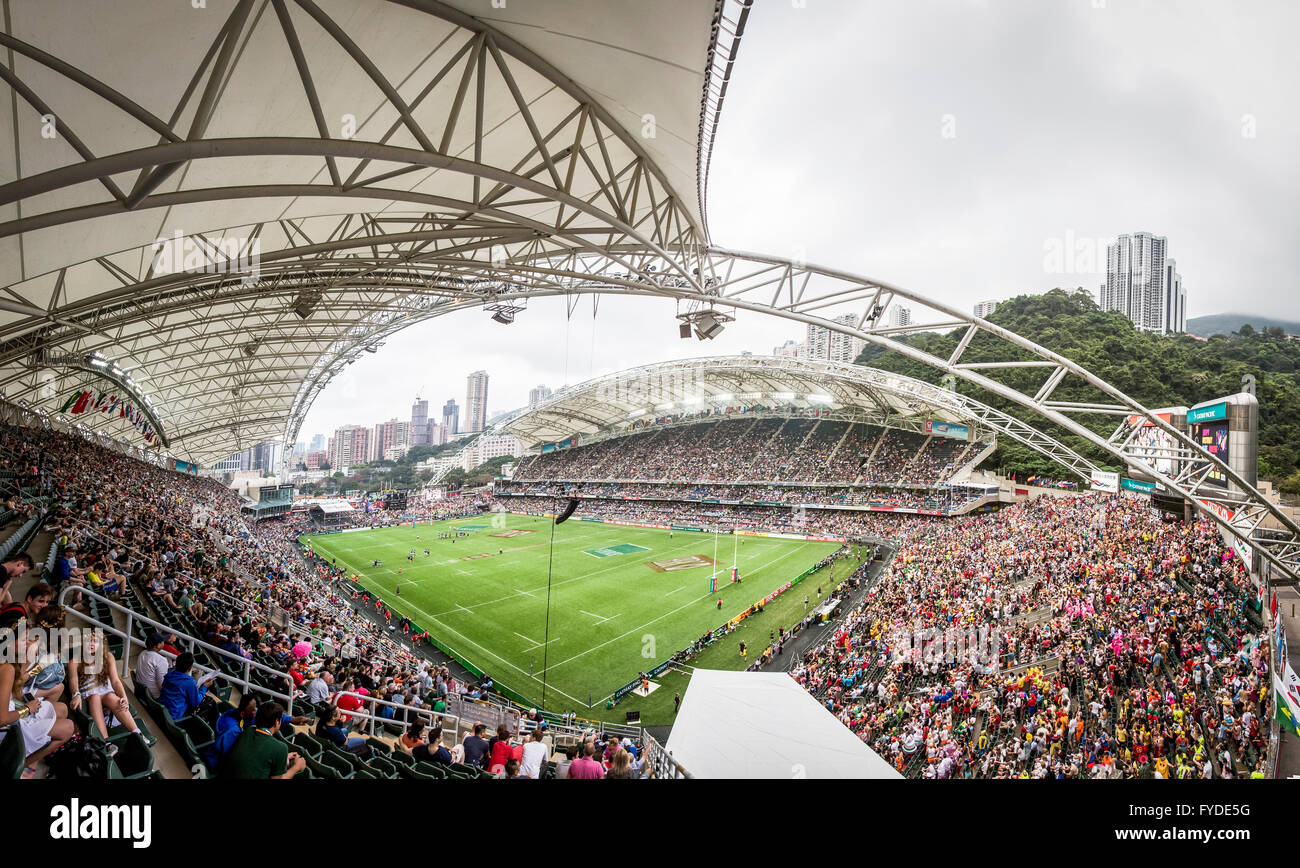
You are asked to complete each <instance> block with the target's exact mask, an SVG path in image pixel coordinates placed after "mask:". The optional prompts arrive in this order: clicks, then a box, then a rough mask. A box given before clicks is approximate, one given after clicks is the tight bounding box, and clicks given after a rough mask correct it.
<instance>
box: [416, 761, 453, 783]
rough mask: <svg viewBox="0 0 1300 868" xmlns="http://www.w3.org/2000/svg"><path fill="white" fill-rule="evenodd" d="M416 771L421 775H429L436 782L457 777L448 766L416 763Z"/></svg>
mask: <svg viewBox="0 0 1300 868" xmlns="http://www.w3.org/2000/svg"><path fill="white" fill-rule="evenodd" d="M414 769H415V770H416V771H417V772H420V773H421V774H425V775H429V776H430V777H432V778H434V779H436V780H445V779H447V778H449V777H455V775H453V774H452V773H451V772H450V771H448V769H449V767H448V766H443V765H438V764H437V763H416V764H415V766H414Z"/></svg>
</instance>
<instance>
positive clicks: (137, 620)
mask: <svg viewBox="0 0 1300 868" xmlns="http://www.w3.org/2000/svg"><path fill="white" fill-rule="evenodd" d="M69 594H81V595H84V596H86V597H90V598H91V599H94V600H98V601H99V602H100V603H103V604H104V605H106V606H108V607H109V609H110V611H114V612H120V613H121V614H122V615H124V616H125V618H126V631H125V632H123V631H122V630H119V629H117V627H115V626H114V625H113V624H112V623H111V622H110V623H105V622H103V621H101V620H99V619H98V618H96V617H94V616H93V615H90V614H87V613H85V612H82V611H80V610H77V609H72V608H70V607H67V604H66V602H65V600H66V599H67V596H68V595H69ZM58 600H59V605H62V606H65V607H66V608H68V610H69V613H70V614H73V615H76V616H77V617H78V618H80V619H81V620H83V621H85V622H87V623H89V624H91V625H93V626H94V627H98V628H100V629H102V630H103V631H104V632H105V633H107V634H110V635H113V636H118V637H121V639H122V640H123V643H124V645H123V650H122V656H121V659H120V660H118V661H117V663H118V667H119V668H120V669H121V672H120V673H119V674H120V675H121V676H122V677H123V678H126V677H127V673H128V671H129V669H130V665H129V661H130V657H131V648H132V647H133V646H138V649H139V650H143V649H144V647H145V644H144V640H143V639H140V638H137V637H136V636H135V635H134V634H133V633H134V628H135V626H136V624H144V625H146V626H149V627H152V628H153V629H155V630H157V631H158V632H160V633H162V634H163V635H164V636H175V637H176V640H177V641H178V642H180V643H182V644H184V645H185V646H187V647H188V648H189V649H190V650H193V649H195V648H202V649H204V650H205V651H207V652H208V653H209V654H214V655H216V656H218V657H221V658H225V659H227V660H230V661H231V662H232V663H234V664H236V666H238V667H239V668H241V669H242V670H243V675H242V677H241V676H239V675H234V674H232V673H230V672H227V671H225V670H224V669H217V670H216V673H217V674H216V677H217V678H219V679H222V680H224V681H227V682H229V683H230V684H234V685H236V686H238V687H239V689H240V690H241V691H248V690H252V691H254V692H256V693H259V694H263V695H267V696H271V697H273V698H275V699H278V700H282V701H283V702H284V703H285V706H284V707H285V712H286V713H288V714H293V702H294V699H293V695H292V693H281V692H278V691H276V690H273V689H270V688H267V687H264V686H262V685H261V684H258V683H257V682H255V681H253V680H252V679H253V670H254V669H257V670H259V671H261V672H265V673H267V674H268V675H270V676H273V677H275V678H280V679H284V681H285V683H286V684H290V683H292V679H290V677H289V673H288V672H280V671H277V670H275V669H272V668H271V667H269V666H265V665H263V664H261V663H256V662H254V661H252V660H249V659H248V658H247V657H241V656H240V655H238V654H232V653H231V652H229V651H226V650H225V649H223V648H218V647H217V646H215V645H209V644H208V643H207V642H204V641H203V640H202V639H196V638H195V637H193V636H191V635H189V634H188V633H183V632H181V631H180V630H177V629H176V628H175V627H173V626H171V625H169V624H164V623H163V622H161V621H155V620H154V619H153V618H150V617H148V616H146V615H142V614H140V613H139V612H136V611H134V610H132V609H128V608H127V607H126V606H122V605H119V604H118V603H115V602H113V601H112V600H111V599H109V598H108V597H105V596H103V595H102V594H98V593H96V592H94V591H91V590H88V589H86V588H82V587H79V586H75V585H67V586H65V587H64V588H63V589H62V590H60V591H59V598H58ZM168 656H170V655H168ZM204 674H207V673H206V670H205V672H204Z"/></svg>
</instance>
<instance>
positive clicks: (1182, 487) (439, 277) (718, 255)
mask: <svg viewBox="0 0 1300 868" xmlns="http://www.w3.org/2000/svg"><path fill="white" fill-rule="evenodd" d="M399 237H400V238H402V239H403V241H401V242H396V241H395V242H394V243H391V244H390V243H388V242H387V240H386V239H385V237H384V236H383V235H381V234H373V235H368V236H364V237H358V238H355V239H353V240H352V241H351V242H350V243H349V244H346V245H343V246H342V247H337V246H336V247H334V248H332V249H331V250H330V251H329V253H330V255H331V256H334V255H335V254H337V253H338V252H339V250H340V249H352V250H356V249H359V248H362V247H367V248H370V249H371V250H372V251H373V252H372V254H371V255H369V256H366V257H362V256H350V257H346V258H344V259H341V260H340V259H333V260H328V261H325V262H322V261H321V260H320V258H319V257H315V256H311V255H307V256H304V257H302V258H300V259H293V258H292V257H289V258H287V259H286V260H285V261H284V262H283V263H282V265H281V266H277V268H278V269H280V270H278V271H276V272H275V274H273V275H272V277H271V278H270V279H269V280H268V281H266V282H264V283H262V284H260V285H259V292H260V295H261V297H264V298H265V297H268V296H269V297H275V295H276V293H279V294H281V295H288V294H290V293H293V292H301V291H302V290H303V288H304V287H308V288H311V287H330V290H329V291H330V292H332V293H333V294H334V295H333V296H332V301H333V303H334V304H337V305H340V306H342V303H343V301H344V300H345V299H347V298H352V299H365V297H366V294H367V293H370V294H371V295H372V297H371V298H370V299H369V302H368V304H369V309H370V311H371V312H370V314H369V315H368V316H367V317H365V318H363V319H361V320H359V321H358V320H355V319H353V320H351V321H350V322H348V323H346V325H347V328H345V329H342V330H341V332H339V333H336V334H335V336H334V340H333V341H332V345H331V347H330V348H329V349H328V350H327V351H325V352H323V353H321V354H319V355H318V356H317V357H316V360H315V362H314V364H312V365H311V366H310V369H309V370H308V371H307V372H306V374H305V375H304V376H303V377H302V378H301V379H300V380H298V390H297V394H296V397H295V399H294V401H293V404H292V406H291V407H290V408H289V410H288V412H287V416H286V419H285V426H284V428H283V429H282V430H284V432H285V434H286V435H287V436H288V437H289V438H290V439H292V438H293V437H294V436H296V434H297V430H298V426H299V425H300V424H301V420H302V418H303V416H304V415H305V413H306V410H307V408H308V407H310V405H311V402H312V400H314V398H315V397H316V396H317V395H318V394H319V393H320V391H321V390H322V389H323V388H324V387H325V385H327V384H328V382H329V380H330V379H331V378H332V377H333V376H334V375H335V374H337V373H338V371H339V370H341V369H342V367H343V366H344V365H346V364H347V363H348V362H349V361H350V360H355V359H356V358H357V357H358V355H359V353H360V352H362V351H363V350H364V348H365V347H367V346H373V345H374V344H375V343H376V342H377V341H380V340H382V339H383V338H384V337H386V336H387V335H389V334H392V333H393V332H396V331H398V330H400V329H402V328H404V327H406V326H407V325H411V324H413V323H414V322H419V321H421V320H425V319H429V318H432V317H434V316H440V315H443V314H446V313H452V312H455V311H459V310H464V309H468V308H479V307H483V306H485V305H486V304H489V303H493V302H500V301H502V300H506V301H524V300H526V299H529V298H535V297H544V296H560V295H563V296H568V297H570V298H572V297H576V296H581V295H585V294H614V295H629V296H647V297H664V298H672V299H677V300H681V301H686V302H688V303H691V304H693V305H696V306H698V307H699V309H705V308H707V307H713V308H718V307H721V308H727V309H732V310H746V311H754V312H759V313H765V314H771V315H776V316H780V317H783V318H785V319H788V320H792V321H796V322H801V323H807V324H813V325H818V326H822V327H824V328H828V329H831V330H834V331H837V332H840V333H843V334H848V335H852V336H854V337H858V338H860V339H862V340H864V341H867V342H869V343H872V344H876V345H878V346H883V347H886V348H888V349H889V350H891V351H893V352H897V353H900V354H901V355H904V356H906V357H908V358H911V359H913V360H915V361H918V362H921V363H923V364H925V365H928V366H930V367H932V368H935V369H936V370H939V371H942V372H944V373H946V374H951V375H953V376H955V377H960V378H961V379H964V380H966V381H967V382H970V383H972V384H974V385H976V386H978V387H980V388H982V389H985V390H987V391H989V392H991V393H993V394H996V395H998V396H999V397H1002V398H1004V399H1006V400H1009V401H1012V402H1014V403H1016V404H1019V405H1020V406H1022V407H1024V408H1026V409H1029V410H1032V411H1034V412H1035V413H1038V414H1039V415H1041V416H1042V417H1044V418H1046V419H1048V420H1050V421H1052V422H1054V423H1056V424H1058V425H1060V426H1061V427H1062V428H1064V429H1065V430H1067V431H1070V432H1071V433H1074V434H1077V435H1079V436H1081V437H1084V438H1085V439H1087V440H1088V441H1090V442H1092V443H1093V444H1094V445H1096V446H1097V447H1098V448H1100V449H1102V450H1104V451H1105V452H1106V453H1108V454H1110V455H1111V456H1113V457H1114V458H1116V459H1118V460H1120V461H1122V462H1124V463H1125V464H1126V465H1127V466H1129V467H1131V468H1133V469H1136V470H1139V471H1141V472H1143V473H1145V474H1147V475H1148V476H1150V477H1151V478H1154V479H1156V480H1157V481H1159V482H1160V483H1161V484H1163V485H1164V486H1166V487H1167V488H1168V489H1169V490H1170V491H1173V492H1176V493H1178V494H1179V495H1181V496H1183V497H1185V498H1186V499H1187V500H1188V501H1189V502H1191V503H1193V504H1194V505H1195V506H1196V508H1197V509H1198V510H1200V511H1202V512H1206V513H1207V514H1209V515H1211V516H1212V517H1213V518H1214V519H1215V520H1216V521H1218V522H1219V523H1220V524H1222V525H1224V526H1225V527H1228V528H1229V529H1231V530H1232V532H1233V533H1235V534H1237V535H1238V536H1240V537H1242V538H1243V539H1245V540H1246V541H1248V542H1249V543H1250V544H1251V546H1252V547H1253V548H1254V549H1255V551H1257V552H1259V553H1260V554H1261V556H1262V557H1264V559H1265V560H1268V561H1269V562H1270V563H1272V564H1273V565H1274V566H1276V567H1278V568H1279V569H1281V570H1282V571H1283V572H1284V573H1286V574H1287V575H1288V576H1290V577H1292V578H1293V579H1295V578H1296V577H1297V575H1298V573H1300V543H1297V540H1300V529H1298V528H1297V527H1296V525H1295V524H1294V522H1293V521H1291V520H1290V518H1289V517H1288V516H1286V515H1285V513H1283V512H1282V511H1281V510H1280V509H1278V508H1277V507H1276V506H1274V505H1273V504H1271V503H1269V502H1268V501H1267V500H1266V499H1265V498H1264V497H1263V495H1261V494H1260V493H1259V492H1258V491H1257V490H1256V489H1255V488H1254V487H1253V486H1252V485H1250V484H1249V483H1248V482H1247V481H1246V480H1244V479H1242V478H1241V477H1240V476H1239V475H1238V474H1237V473H1236V472H1235V471H1233V470H1232V469H1231V468H1230V467H1228V466H1227V465H1226V464H1224V463H1223V462H1222V461H1221V460H1219V459H1217V458H1215V457H1214V456H1208V455H1206V454H1205V453H1204V452H1202V451H1201V450H1200V449H1199V447H1197V446H1196V444H1195V443H1194V442H1193V441H1192V440H1191V438H1189V437H1188V436H1187V434H1186V433H1185V432H1182V431H1179V430H1177V429H1175V428H1174V427H1173V426H1171V425H1169V423H1167V422H1165V421H1164V420H1162V419H1160V418H1159V417H1158V416H1156V415H1155V414H1153V413H1152V412H1151V411H1150V410H1149V409H1147V408H1146V407H1143V406H1142V405H1141V404H1140V403H1138V402H1137V401H1135V400H1134V399H1132V398H1130V397H1129V396H1127V395H1125V394H1123V393H1122V392H1121V391H1120V390H1118V389H1116V388H1115V387H1113V386H1111V385H1109V384H1107V383H1105V382H1104V381H1102V380H1101V379H1100V378H1098V377H1096V376H1095V375H1094V374H1092V373H1091V372H1089V371H1087V370H1085V369H1084V368H1082V367H1081V366H1079V365H1077V364H1076V363H1074V362H1071V361H1070V360H1068V359H1066V358H1065V357H1063V356H1061V355H1059V354H1057V353H1053V352H1051V351H1049V350H1047V349H1045V348H1043V347H1040V346H1038V345H1037V344H1035V343H1033V342H1032V341H1029V340H1027V339H1025V338H1023V337H1021V336H1019V335H1016V334H1015V333H1013V332H1010V331H1009V330H1007V329H1005V328H1003V327H1001V326H997V325H995V324H993V323H989V322H987V321H986V320H982V319H978V318H976V317H973V316H970V315H968V314H965V313H963V312H962V311H959V310H957V309H956V308H953V307H952V306H950V305H947V304H944V303H942V302H938V301H935V300H933V299H931V298H928V297H927V296H924V295H922V294H920V293H917V292H914V291H911V290H907V289H903V288H901V287H898V286H895V285H892V284H888V283H885V282H883V281H878V280H874V279H870V278H863V277H858V276H855V275H852V274H849V273H847V272H843V271H839V270H834V269H827V268H821V267H816V266H810V265H806V264H803V263H797V262H793V261H790V260H785V259H780V258H776V257H768V256H762V255H759V254H749V253H738V252H734V251H729V250H725V249H722V248H709V249H708V250H707V251H706V252H705V256H704V268H703V269H702V270H701V273H700V274H699V280H698V281H687V280H684V279H682V278H680V277H679V276H676V275H673V274H672V273H671V272H670V271H669V270H668V268H667V267H666V265H667V264H666V263H664V262H663V260H662V259H661V258H660V257H659V253H658V251H654V250H645V249H642V250H636V249H635V247H624V248H621V249H617V250H613V251H610V252H609V253H604V252H596V251H591V250H589V249H587V250H582V251H579V250H574V249H556V246H555V245H550V244H549V243H548V244H530V245H526V246H525V249H521V251H520V252H519V253H517V254H515V255H513V256H511V257H510V258H509V259H500V260H497V261H487V262H485V261H484V260H482V259H479V258H477V255H478V253H479V252H480V251H481V247H478V246H474V245H470V246H468V247H467V246H465V245H458V249H456V250H454V251H447V250H443V251H439V252H438V253H437V254H436V255H429V256H425V257H412V256H409V255H406V254H404V253H403V252H402V251H401V249H400V244H402V243H405V239H407V238H408V235H406V234H402V235H400V236H399ZM459 240H463V239H459ZM380 247H384V248H385V252H384V253H383V254H380V253H379V248H380ZM312 252H314V253H319V252H320V251H319V250H313V251H312ZM628 258H632V259H635V260H636V262H637V263H638V265H639V266H640V267H639V268H635V269H631V270H626V269H627V259H628ZM657 263H659V264H663V265H664V266H665V268H664V270H663V271H659V270H658V268H657V266H656V264H657ZM367 276H369V277H375V278H376V279H375V280H374V282H373V284H372V285H369V286H367V285H365V284H366V280H365V278H366V277H367ZM276 280H282V281H283V283H282V284H281V285H277V284H276V282H275V281H276ZM170 281H171V282H170V284H168V285H169V286H171V288H172V289H173V290H175V291H176V292H177V293H179V295H178V296H177V298H178V299H179V302H178V303H182V304H183V303H192V302H193V300H192V299H190V298H189V295H188V294H190V293H193V292H195V291H197V290H196V288H199V287H206V290H207V291H208V293H209V294H208V295H206V296H203V297H202V298H201V300H200V301H199V302H198V303H201V304H212V303H213V302H214V301H217V300H219V299H221V298H222V297H223V296H222V295H221V293H223V292H225V293H227V294H228V295H230V296H235V295H238V294H239V293H248V292H249V290H248V288H247V287H244V286H241V285H239V284H238V283H237V282H235V281H231V280H215V281H214V280H213V278H212V277H211V276H209V275H182V276H180V277H175V276H173V277H171V278H170ZM164 283H166V281H164ZM153 288H154V289H157V287H156V286H155V287H153ZM135 290H136V288H135V287H133V286H126V287H124V288H123V289H122V290H121V292H122V293H125V294H126V295H128V296H129V295H131V294H132V293H133V292H135ZM200 295H202V293H200ZM898 300H905V301H908V302H910V303H912V304H914V305H916V306H918V307H921V308H924V309H926V310H928V311H930V312H931V314H932V315H933V316H937V317H938V319H937V320H935V319H933V318H928V319H927V318H925V317H918V320H917V323H916V324H915V325H908V326H900V327H891V326H887V325H885V324H884V316H883V314H884V312H885V311H886V310H887V309H888V307H889V306H890V305H891V304H892V303H894V302H895V301H898ZM160 310H161V311H162V314H161V315H164V316H165V313H166V311H167V308H166V306H165V305H164V306H163V307H162V308H161V309H160ZM846 311H848V312H851V313H852V314H853V317H852V319H851V320H850V321H849V322H844V321H842V319H843V314H844V313H845V312H846ZM61 313H62V312H61V311H56V314H61ZM154 313H157V311H154ZM150 315H151V313H150V311H149V310H148V309H142V308H135V309H134V310H132V309H131V308H130V307H128V308H127V309H125V310H124V312H123V313H122V314H121V316H122V318H123V321H126V322H129V321H131V320H133V319H147V317H148V316H150ZM62 318H63V317H62V316H57V317H56V319H62ZM74 327H75V324H74V325H72V326H54V327H51V328H52V329H63V330H64V331H65V332H70V331H71V330H72V329H73V328H74ZM935 329H960V330H962V337H961V339H960V341H959V343H958V346H957V348H956V350H955V352H954V353H952V354H951V355H950V356H949V357H948V358H939V357H937V356H933V355H931V354H929V353H926V352H924V351H922V350H920V349H917V348H916V347H913V346H910V345H907V344H903V343H900V342H897V341H895V340H893V338H894V337H896V336H898V335H902V334H907V333H914V332H919V331H929V330H935ZM978 335H987V336H989V337H991V338H994V339H996V340H997V341H998V342H1000V343H999V346H1001V347H1002V348H1003V352H1004V355H1003V356H1002V357H1001V358H999V359H998V360H996V361H987V360H986V361H981V362H964V361H963V360H962V359H963V356H964V354H965V353H966V351H967V350H968V349H969V347H970V346H971V342H972V341H973V340H974V338H975V337H976V336H978ZM50 336H51V333H50V332H49V331H46V333H45V337H46V338H49V337H50ZM15 352H17V353H18V355H17V357H15V356H14V353H15ZM21 354H22V353H21V349H20V350H17V351H15V350H14V348H13V346H12V345H11V344H6V345H0V365H3V364H4V363H6V362H8V363H13V362H14V361H16V360H17V358H20V357H21ZM1026 356H1028V357H1026ZM1011 367H1020V368H1025V367H1032V368H1042V369H1043V370H1044V371H1045V373H1046V377H1045V380H1044V382H1043V383H1042V385H1041V386H1040V387H1039V388H1038V389H1037V390H1036V391H1035V392H1034V394H1032V395H1031V394H1029V393H1027V392H1021V391H1018V390H1017V389H1015V388H1012V387H1011V386H1008V385H1006V384H1004V383H1000V382H998V381H996V380H994V379H991V378H990V377H989V376H987V375H986V374H985V373H983V372H984V371H989V370H996V369H999V368H1011ZM1067 377H1075V378H1077V379H1078V380H1079V381H1081V382H1083V383H1085V384H1087V385H1088V386H1090V387H1092V388H1094V389H1096V390H1098V391H1099V392H1100V393H1102V395H1103V396H1107V397H1109V398H1110V399H1113V401H1114V403H1111V402H1108V401H1105V400H1102V401H1098V402H1088V403H1077V402H1076V403H1070V402H1063V401H1053V400H1052V399H1051V398H1052V395H1053V393H1054V392H1055V391H1056V390H1057V389H1058V388H1059V387H1060V385H1061V383H1062V382H1063V381H1065V379H1066V378H1067ZM281 382H286V381H281ZM1090 414H1091V415H1095V414H1111V415H1117V416H1122V417H1125V423H1124V424H1122V425H1120V426H1119V428H1118V429H1117V430H1116V431H1115V433H1114V434H1112V435H1111V436H1110V437H1105V436H1102V435H1101V434H1098V433H1097V432H1095V431H1093V430H1092V429H1090V428H1088V427H1087V426H1085V425H1083V424H1082V423H1081V422H1080V421H1079V420H1078V418H1077V417H1079V416H1081V415H1090ZM1130 418H1131V419H1132V420H1139V424H1144V425H1155V426H1157V427H1159V428H1161V429H1162V430H1164V431H1166V432H1167V433H1168V434H1169V435H1170V436H1171V437H1172V438H1173V439H1174V441H1175V442H1176V443H1177V444H1178V445H1177V447H1176V448H1175V449H1174V450H1171V451H1170V452H1169V453H1168V454H1162V455H1158V456H1157V455H1153V454H1151V453H1150V451H1149V450H1144V451H1138V450H1137V449H1136V447H1134V446H1133V445H1132V442H1131V441H1132V435H1133V434H1134V433H1135V432H1136V430H1137V425H1136V424H1132V423H1131V422H1130ZM1049 451H1050V450H1049ZM1053 458H1054V459H1055V460H1058V461H1060V463H1062V464H1063V466H1065V467H1067V468H1068V469H1070V470H1071V472H1079V471H1080V469H1081V468H1082V465H1080V464H1079V463H1077V462H1073V461H1071V460H1064V459H1063V456H1062V455H1060V454H1054V455H1053ZM1154 458H1170V459H1173V460H1174V461H1175V462H1177V463H1178V465H1179V470H1178V472H1176V473H1175V474H1173V475H1172V476H1170V475H1166V474H1163V473H1161V472H1159V471H1157V470H1156V468H1155V467H1154V466H1153V463H1154V462H1153V459H1154ZM1211 468H1214V469H1217V470H1218V471H1220V472H1221V473H1222V474H1223V475H1224V476H1225V477H1226V478H1227V479H1228V480H1229V481H1230V483H1231V484H1232V486H1233V488H1232V489H1230V490H1228V491H1222V490H1219V489H1215V488H1212V487H1210V486H1207V485H1206V484H1205V483H1206V479H1207V477H1208V474H1209V472H1210V469H1211ZM1266 520H1267V521H1270V522H1271V523H1272V525H1273V526H1274V527H1275V528H1276V529H1278V531H1279V532H1278V533H1273V532H1272V531H1271V530H1270V529H1267V528H1265V526H1264V523H1265V521H1266Z"/></svg>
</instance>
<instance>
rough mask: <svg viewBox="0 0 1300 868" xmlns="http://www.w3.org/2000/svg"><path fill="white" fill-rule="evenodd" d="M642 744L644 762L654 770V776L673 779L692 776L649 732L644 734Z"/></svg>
mask: <svg viewBox="0 0 1300 868" xmlns="http://www.w3.org/2000/svg"><path fill="white" fill-rule="evenodd" d="M642 744H644V745H645V764H646V765H648V766H649V767H650V768H651V769H652V770H653V771H654V776H655V777H656V778H667V779H669V780H675V779H681V778H690V777H692V775H691V773H690V772H688V771H687V770H686V768H685V767H684V766H683V765H682V764H681V763H679V762H678V761H677V760H675V759H673V755H672V754H670V753H669V752H668V751H667V749H665V748H664V746H663V745H661V744H659V742H658V741H657V740H656V739H655V738H654V736H652V735H650V733H648V732H647V733H646V734H645V739H644V740H643V741H642Z"/></svg>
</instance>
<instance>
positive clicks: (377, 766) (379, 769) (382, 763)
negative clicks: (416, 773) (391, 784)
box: [366, 755, 398, 779]
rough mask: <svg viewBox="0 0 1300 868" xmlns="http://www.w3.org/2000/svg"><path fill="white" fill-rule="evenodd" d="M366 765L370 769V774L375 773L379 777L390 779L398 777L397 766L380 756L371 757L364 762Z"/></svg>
mask: <svg viewBox="0 0 1300 868" xmlns="http://www.w3.org/2000/svg"><path fill="white" fill-rule="evenodd" d="M366 765H368V766H369V767H370V770H371V771H372V772H375V773H376V774H378V775H380V776H381V777H385V778H389V779H392V778H396V777H397V776H398V771H397V764H396V763H395V762H393V761H392V760H389V759H385V758H384V757H382V756H379V755H375V756H372V757H371V758H370V759H368V760H366Z"/></svg>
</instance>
